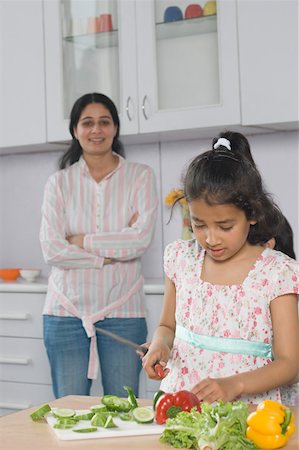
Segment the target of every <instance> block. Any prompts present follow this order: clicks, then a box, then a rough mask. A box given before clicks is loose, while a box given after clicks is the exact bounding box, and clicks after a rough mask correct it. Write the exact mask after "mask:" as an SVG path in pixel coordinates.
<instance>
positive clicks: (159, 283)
mask: <svg viewBox="0 0 299 450" xmlns="http://www.w3.org/2000/svg"><path fill="white" fill-rule="evenodd" d="M47 286H48V280H47V278H37V279H36V281H33V282H31V283H29V282H27V281H25V280H22V279H21V278H18V279H17V280H16V281H11V282H5V281H2V280H0V292H41V293H43V292H44V293H46V292H47ZM144 292H145V294H153V295H158V294H163V293H164V281H163V279H161V278H151V279H147V280H145V284H144Z"/></svg>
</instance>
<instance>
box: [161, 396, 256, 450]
mask: <svg viewBox="0 0 299 450" xmlns="http://www.w3.org/2000/svg"><path fill="white" fill-rule="evenodd" d="M247 416H248V407H247V405H246V404H245V403H243V402H241V401H237V402H232V403H230V402H228V403H223V402H221V401H220V402H217V403H216V404H213V405H210V404H209V403H202V405H201V413H199V412H197V411H196V410H195V409H193V410H191V412H180V413H179V414H178V415H177V416H176V417H175V418H174V419H168V420H167V422H166V429H165V430H164V432H163V434H162V436H161V441H162V442H165V443H166V442H167V443H169V444H171V445H172V446H173V447H176V448H193V449H196V450H197V449H200V448H204V447H205V446H207V447H211V448H213V449H214V450H254V449H256V446H255V445H254V444H253V442H252V441H250V440H249V439H247V438H246V435H245V433H246V427H247V425H246V419H247Z"/></svg>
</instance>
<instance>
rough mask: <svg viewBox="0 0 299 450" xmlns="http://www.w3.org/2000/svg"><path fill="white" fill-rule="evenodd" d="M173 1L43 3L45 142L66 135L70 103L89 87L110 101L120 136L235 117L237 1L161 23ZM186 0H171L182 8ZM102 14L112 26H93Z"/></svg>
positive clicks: (235, 121)
mask: <svg viewBox="0 0 299 450" xmlns="http://www.w3.org/2000/svg"><path fill="white" fill-rule="evenodd" d="M171 3H172V2H169V1H165V0H164V1H161V0H160V1H158V0H157V1H153V0H144V1H142V2H140V1H133V0H122V1H117V0H114V1H111V2H109V5H107V2H104V1H98V2H95V1H84V2H82V1H81V2H80V1H76V2H71V1H64V0H61V1H58V0H53V1H51V2H49V1H45V2H44V26H45V58H46V92H47V125H48V127H47V138H48V141H50V142H51V141H57V140H68V139H69V138H70V135H69V132H68V116H69V112H70V108H71V106H72V104H73V102H74V101H75V99H76V98H78V97H79V96H80V95H82V94H84V93H86V92H92V91H100V92H103V93H106V94H107V95H108V96H110V97H111V98H112V99H113V100H114V102H115V103H116V105H117V107H118V110H119V114H120V119H121V135H122V136H134V135H136V134H139V135H145V136H147V135H149V134H150V135H155V136H156V137H159V136H161V133H168V132H172V131H179V130H190V129H199V128H208V127H215V126H221V127H222V126H227V125H231V124H239V123H240V103H239V74H238V52H237V24H236V4H235V2H232V1H220V2H217V15H216V14H215V15H211V16H205V17H197V18H192V19H188V20H180V21H176V22H167V23H165V20H164V12H165V9H166V8H167V7H168V6H170V5H171ZM188 3H189V2H188V1H185V0H178V1H177V4H178V5H179V6H180V7H181V11H182V14H184V11H185V8H186V6H187V5H188ZM103 13H109V14H111V15H112V23H113V30H112V31H109V32H92V31H91V30H93V28H90V27H91V23H92V20H94V19H95V16H99V15H100V14H103ZM228 24H229V26H228ZM92 26H93V25H92ZM82 27H83V28H82Z"/></svg>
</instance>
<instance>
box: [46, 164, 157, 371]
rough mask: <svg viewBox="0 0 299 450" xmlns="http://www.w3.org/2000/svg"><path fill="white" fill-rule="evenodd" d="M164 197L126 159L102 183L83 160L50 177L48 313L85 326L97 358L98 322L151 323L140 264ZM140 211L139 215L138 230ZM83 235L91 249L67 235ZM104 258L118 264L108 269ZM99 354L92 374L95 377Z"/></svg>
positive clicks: (148, 174) (146, 171) (148, 172)
mask: <svg viewBox="0 0 299 450" xmlns="http://www.w3.org/2000/svg"><path fill="white" fill-rule="evenodd" d="M157 206H158V197H157V191H156V180H155V175H154V173H153V170H152V169H151V168H150V167H148V166H146V165H143V164H139V163H133V162H129V161H126V160H125V159H123V158H122V157H120V156H119V164H118V166H117V168H116V169H115V170H114V171H113V172H111V173H110V174H108V175H107V176H106V177H105V178H104V179H103V180H101V181H100V182H99V183H97V182H96V181H95V180H94V179H93V178H92V177H91V175H90V173H89V170H88V167H87V165H86V163H85V160H84V159H83V157H81V158H80V160H79V161H78V162H77V163H75V164H73V165H71V166H70V167H68V168H66V169H64V170H60V171H58V172H56V173H54V174H53V175H51V176H50V177H49V179H48V181H47V183H46V187H45V193H44V200H43V206H42V223H41V229H40V242H41V247H42V251H43V255H44V259H45V261H46V263H48V264H49V265H51V266H52V269H51V274H50V277H49V284H48V291H47V296H46V302H45V306H44V310H43V314H48V315H55V316H75V317H80V318H81V319H82V322H83V325H84V327H85V330H86V332H87V335H88V336H89V337H92V338H93V339H92V345H91V347H92V348H91V351H92V352H96V348H95V339H94V336H95V333H94V329H93V323H95V322H96V321H98V320H101V319H104V318H105V317H144V316H145V305H144V301H143V300H144V294H143V277H142V273H141V260H140V257H141V255H142V254H143V253H144V251H145V250H146V249H147V247H148V246H149V244H150V242H151V239H152V236H153V232H154V227H155V222H156V214H157ZM135 212H138V214H139V216H138V219H137V222H135V223H134V224H133V225H132V226H131V227H129V225H128V223H129V221H130V219H131V217H132V216H133V214H134V213H135ZM76 234H84V235H85V238H84V249H82V248H79V247H77V246H76V245H71V244H69V242H68V241H67V240H66V236H68V235H76ZM104 257H107V258H112V259H114V260H115V262H114V263H113V264H108V265H103V262H104ZM96 366H97V363H96V362H95V355H93V357H91V361H90V368H89V369H90V370H89V373H90V374H93V376H92V378H94V377H95V376H96V372H97V367H96Z"/></svg>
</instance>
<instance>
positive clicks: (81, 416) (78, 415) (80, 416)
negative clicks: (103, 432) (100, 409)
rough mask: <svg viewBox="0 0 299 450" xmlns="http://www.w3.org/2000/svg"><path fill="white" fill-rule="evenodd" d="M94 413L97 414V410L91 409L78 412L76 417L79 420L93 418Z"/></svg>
mask: <svg viewBox="0 0 299 450" xmlns="http://www.w3.org/2000/svg"><path fill="white" fill-rule="evenodd" d="M94 415H95V411H90V412H88V413H84V414H76V415H75V416H74V419H76V420H77V421H79V420H91V419H92V418H93V416H94Z"/></svg>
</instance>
